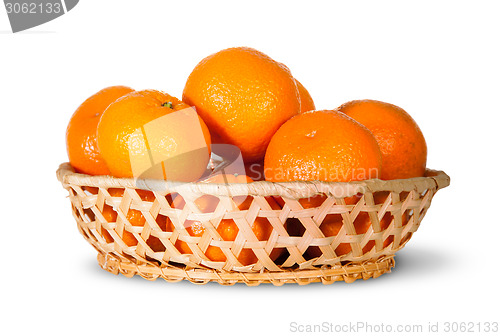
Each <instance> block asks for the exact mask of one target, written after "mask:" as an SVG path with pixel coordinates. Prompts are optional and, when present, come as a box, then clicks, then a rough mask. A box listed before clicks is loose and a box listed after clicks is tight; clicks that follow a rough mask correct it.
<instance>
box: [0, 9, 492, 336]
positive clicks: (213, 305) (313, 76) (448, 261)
mask: <svg viewBox="0 0 500 336" xmlns="http://www.w3.org/2000/svg"><path fill="white" fill-rule="evenodd" d="M499 32H500V22H499V20H498V9H497V6H495V2H494V1H474V2H473V1H470V2H462V1H439V2H437V1H418V2H417V1H414V2H409V1H404V2H403V1H349V2H348V1H264V2H261V1H252V2H236V1H214V0H211V1H200V2H194V1H175V2H174V1H123V0H121V1H97V0H93V1H90V0H86V1H80V3H79V4H78V5H77V6H76V7H75V8H74V9H73V10H72V11H70V12H69V13H68V14H66V15H64V16H63V17H60V18H58V19H56V20H54V21H52V22H49V23H47V24H44V25H42V26H39V27H35V28H33V29H31V30H28V31H26V32H22V33H17V34H12V33H11V32H10V26H9V24H8V20H7V15H6V14H5V11H4V8H3V7H0V113H1V117H2V123H1V124H2V130H1V131H0V141H1V150H2V161H1V162H2V163H1V166H0V172H1V176H2V177H3V183H2V187H1V193H0V195H1V196H0V197H1V202H0V207H1V211H0V216H1V217H0V218H1V228H2V230H1V242H2V266H1V272H2V276H1V279H2V282H3V284H2V286H1V287H0V288H1V289H0V290H1V305H2V306H3V308H4V309H2V311H3V312H2V315H1V317H0V320H1V321H2V322H1V323H0V328H1V329H10V330H11V333H12V332H13V331H15V334H29V335H38V334H47V335H59V334H63V332H65V333H66V332H70V333H72V334H73V333H76V334H91V333H95V334H103V333H108V335H111V333H113V334H116V335H125V334H135V335H139V332H140V333H141V334H143V335H146V334H148V333H150V332H154V334H155V335H170V334H172V333H173V332H183V333H185V334H192V333H193V334H194V333H197V334H200V335H211V334H216V333H219V334H235V333H238V334H243V335H246V334H262V335H270V334H276V335H286V334H292V333H291V332H290V323H292V322H297V323H300V324H318V323H322V322H329V323H334V324H344V323H350V322H351V323H356V322H358V321H361V322H368V323H372V324H381V323H384V324H385V325H387V324H391V325H394V326H396V325H398V324H407V323H408V324H422V325H423V326H424V331H425V330H426V328H427V325H428V323H429V322H432V323H435V322H439V323H440V325H439V326H440V328H444V323H445V322H453V321H456V322H492V321H497V322H500V317H499V314H498V299H499V298H500V297H499V289H498V276H499V273H500V272H499V267H498V255H499V253H498V248H499V247H498V246H499V237H500V229H499V225H498V224H499V222H500V220H499V216H500V215H499V213H498V199H499V198H498V196H497V194H496V193H497V192H498V190H499V189H500V184H499V182H498V181H499V179H498V171H499V160H498V153H499V150H498V146H499V144H500V141H499V121H500V118H499V114H500V108H499V103H498V94H499V89H500V82H499V78H500V66H499V60H500V52H499V49H498V34H499ZM232 46H251V47H254V48H257V49H259V50H261V51H263V52H265V53H267V54H268V55H270V56H271V57H273V58H274V59H276V60H278V61H281V62H283V63H285V64H287V65H288V66H289V68H290V69H291V70H292V72H293V74H294V76H295V77H296V78H298V79H299V80H300V81H301V82H302V83H303V84H304V85H305V86H306V87H307V88H308V89H309V91H310V93H311V95H312V96H313V98H314V100H315V101H316V105H317V107H318V108H335V107H337V106H338V105H340V104H342V103H344V102H346V101H348V100H351V99H363V98H372V99H378V100H384V101H388V102H391V103H394V104H396V105H399V106H401V107H403V108H404V109H406V110H407V111H408V112H409V113H410V114H411V115H412V116H413V117H414V119H415V120H416V121H417V122H418V124H419V125H420V127H421V129H422V131H423V133H424V135H425V137H426V139H427V144H428V147H429V157H428V166H429V167H431V168H434V169H440V170H444V171H445V172H447V173H448V174H449V175H450V176H451V179H452V184H451V186H450V187H449V188H447V189H444V190H442V191H440V192H438V194H437V195H436V197H435V199H434V201H433V204H432V207H431V208H430V210H429V212H428V214H427V216H426V218H425V219H424V221H423V223H422V226H421V227H420V229H419V231H418V232H417V233H416V234H415V235H414V237H413V238H412V240H411V241H410V243H409V244H408V245H407V246H406V247H405V248H404V249H403V250H402V251H400V252H399V253H398V254H397V258H396V267H395V269H394V270H393V272H392V273H391V274H388V275H384V276H382V277H380V278H378V279H374V280H373V279H372V280H368V281H362V280H358V281H356V282H355V283H353V284H345V283H335V284H333V285H330V286H324V285H321V284H313V285H308V286H303V287H299V286H295V285H286V286H283V287H273V286H271V285H261V286H259V287H246V286H244V285H241V286H240V285H236V286H233V287H223V286H220V285H218V284H209V285H205V286H196V285H193V284H190V283H188V282H183V283H177V284H169V283H166V282H165V281H162V280H157V281H156V282H148V281H146V280H143V279H142V278H139V277H136V278H132V279H128V278H125V277H123V276H114V275H112V274H110V273H107V272H105V271H103V270H101V269H100V268H99V266H98V264H97V261H96V253H95V252H94V250H93V249H92V248H91V246H90V245H88V244H87V243H86V242H85V241H84V239H83V238H82V237H81V236H80V234H79V233H78V231H77V227H76V224H75V221H74V219H73V217H72V215H71V210H70V202H69V200H68V199H67V198H66V196H67V192H66V191H65V190H64V189H63V188H62V187H61V185H60V183H59V182H58V181H57V180H56V176H55V171H56V169H57V167H58V165H59V163H61V162H64V161H66V160H67V157H66V148H65V129H66V124H67V122H68V120H69V118H70V116H71V114H72V113H73V112H74V110H75V109H76V108H77V106H78V105H79V104H80V103H81V102H82V101H83V100H84V99H86V98H87V97H88V96H90V95H91V94H93V93H94V92H96V91H98V90H100V89H101V88H104V87H106V86H109V85H118V84H120V85H128V86H132V87H133V88H136V89H146V88H153V89H159V90H163V91H166V92H168V93H170V94H172V95H175V96H178V97H180V96H181V93H182V89H183V86H184V83H185V80H186V78H187V76H188V75H189V73H190V71H191V70H192V68H193V67H194V66H195V65H196V63H197V62H198V61H200V60H201V59H202V58H203V57H205V56H207V55H209V54H211V53H213V52H216V51H218V50H220V49H223V48H226V47H232ZM492 304H493V306H491V305H492ZM490 306H491V307H490ZM11 328H13V329H11ZM12 330H13V331H12ZM442 330H443V329H441V331H442ZM474 330H477V327H476V328H475V329H474ZM2 334H6V333H4V332H2ZM295 334H297V333H295ZM358 334H361V333H358Z"/></svg>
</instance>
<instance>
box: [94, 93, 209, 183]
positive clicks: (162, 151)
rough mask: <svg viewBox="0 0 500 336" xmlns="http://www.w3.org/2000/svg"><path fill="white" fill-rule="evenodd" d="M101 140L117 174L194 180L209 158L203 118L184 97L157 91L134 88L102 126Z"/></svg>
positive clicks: (109, 112)
mask: <svg viewBox="0 0 500 336" xmlns="http://www.w3.org/2000/svg"><path fill="white" fill-rule="evenodd" d="M97 143H98V145H99V149H100V151H101V155H102V157H103V158H104V160H105V162H106V164H107V166H108V168H109V170H110V172H111V174H112V175H113V176H116V177H139V176H141V177H150V178H163V179H168V180H174V181H194V180H196V179H198V178H199V177H200V176H201V175H202V174H203V173H204V172H205V170H206V168H207V163H208V160H209V158H210V134H209V131H208V129H207V127H206V125H205V123H204V122H203V120H202V119H201V118H200V117H199V116H198V115H197V114H196V112H195V111H194V110H193V109H192V108H190V107H189V106H188V105H186V104H185V103H183V102H182V101H180V100H178V99H177V98H175V97H172V96H170V95H168V94H166V93H163V92H160V91H156V90H144V91H134V92H131V93H129V94H127V95H125V96H123V97H122V98H120V99H119V100H117V101H115V102H114V103H112V104H111V105H110V106H109V107H108V108H107V109H106V111H104V113H103V114H102V117H101V120H100V121H99V125H98V126H97Z"/></svg>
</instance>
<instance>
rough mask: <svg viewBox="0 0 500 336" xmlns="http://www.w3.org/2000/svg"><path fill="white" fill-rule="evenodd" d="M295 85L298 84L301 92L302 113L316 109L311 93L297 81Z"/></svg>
mask: <svg viewBox="0 0 500 336" xmlns="http://www.w3.org/2000/svg"><path fill="white" fill-rule="evenodd" d="M295 83H297V89H298V90H299V97H300V113H304V112H307V111H312V110H315V109H316V106H315V105H314V101H313V99H312V97H311V95H310V94H309V91H307V89H306V88H305V87H304V85H302V83H300V82H299V81H298V80H297V79H295Z"/></svg>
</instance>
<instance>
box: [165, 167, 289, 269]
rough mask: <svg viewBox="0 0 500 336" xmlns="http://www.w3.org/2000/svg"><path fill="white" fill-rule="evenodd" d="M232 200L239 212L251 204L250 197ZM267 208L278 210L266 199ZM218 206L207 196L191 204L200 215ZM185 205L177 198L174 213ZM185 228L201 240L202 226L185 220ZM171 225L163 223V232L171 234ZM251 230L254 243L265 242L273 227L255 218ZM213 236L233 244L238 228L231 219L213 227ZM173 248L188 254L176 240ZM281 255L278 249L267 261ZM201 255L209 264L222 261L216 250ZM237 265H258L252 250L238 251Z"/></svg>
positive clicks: (229, 179) (225, 179)
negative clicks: (208, 260)
mask: <svg viewBox="0 0 500 336" xmlns="http://www.w3.org/2000/svg"><path fill="white" fill-rule="evenodd" d="M204 182H206V183H249V182H253V181H252V179H251V178H249V177H248V176H245V175H238V176H237V177H236V176H234V175H216V176H214V177H212V178H210V179H208V180H205V181H204ZM233 200H234V201H235V202H236V204H237V205H238V208H239V209H240V210H248V209H249V207H250V205H251V203H252V197H247V196H236V197H233ZM267 200H268V202H269V204H270V205H271V207H272V208H273V209H279V206H278V205H277V204H276V203H275V202H274V200H273V199H272V198H268V199H267ZM218 203H219V199H218V198H217V197H215V196H211V195H203V196H201V197H200V198H198V199H197V200H196V201H195V204H196V206H197V207H198V209H199V210H200V211H201V212H202V213H210V212H213V211H215V209H216V207H217V205H218ZM185 204H186V203H185V201H184V199H183V198H182V197H181V196H177V197H176V198H175V199H174V201H173V207H174V208H178V209H183V208H184V206H185ZM184 225H185V226H186V230H187V232H188V233H189V234H190V235H191V236H194V237H201V236H202V235H203V234H204V232H205V228H204V227H203V223H202V222H201V221H198V220H186V221H185V222H184ZM173 228H174V227H173V224H172V222H170V221H169V222H168V223H167V231H172V230H173ZM251 228H252V231H253V233H254V234H255V236H256V237H257V239H259V240H267V239H269V237H270V235H271V232H272V230H273V227H272V225H271V223H269V221H268V220H267V219H266V218H264V217H257V218H256V219H255V221H254V222H253V223H252V224H251ZM217 232H218V233H219V234H220V236H221V238H222V239H223V240H226V241H234V240H235V239H236V236H237V235H238V232H239V228H238V226H237V225H236V223H235V222H234V221H233V220H232V219H222V221H221V222H220V223H219V226H218V227H217ZM175 246H176V248H177V249H178V250H179V251H180V252H181V253H192V251H191V249H190V248H189V246H188V244H187V243H185V242H183V241H181V240H178V241H177V242H176V245H175ZM282 252H283V249H281V248H278V249H274V250H273V251H272V252H271V255H270V257H271V259H272V260H275V259H276V258H278V257H279V256H280V254H281V253H282ZM205 255H206V257H207V258H208V259H210V260H212V261H226V255H225V254H224V253H223V251H222V250H221V249H220V248H219V247H216V246H209V247H208V248H207V250H206V251H205ZM238 261H239V262H240V263H241V264H242V265H251V264H254V263H256V262H257V261H258V258H257V256H256V255H255V253H254V252H253V251H252V249H242V250H241V252H240V254H239V256H238Z"/></svg>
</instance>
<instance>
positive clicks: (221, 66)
mask: <svg viewBox="0 0 500 336" xmlns="http://www.w3.org/2000/svg"><path fill="white" fill-rule="evenodd" d="M66 140H67V150H68V156H69V161H70V163H71V165H72V167H73V168H74V169H75V171H76V172H78V173H83V174H89V175H111V176H114V177H119V178H155V179H165V180H169V181H181V182H195V181H196V182H206V183H247V182H251V181H256V180H266V181H270V182H287V181H326V182H350V181H361V180H366V179H374V178H378V179H381V180H393V179H407V178H412V177H420V176H423V175H424V173H425V170H426V157H427V147H426V143H425V139H424V137H423V135H422V132H421V131H420V129H419V127H418V125H417V124H416V122H415V121H414V120H413V119H412V117H411V116H410V115H409V114H408V113H407V112H406V111H405V110H403V109H402V108H400V107H398V106H395V105H392V104H389V103H385V102H381V101H376V100H354V101H350V102H347V103H345V104H343V105H341V106H339V107H333V106H332V107H331V108H330V109H326V110H316V108H315V104H314V102H313V99H312V98H311V96H310V94H309V92H308V91H307V90H306V88H305V87H304V86H303V85H302V84H301V83H300V82H299V81H298V80H297V79H295V78H294V77H293V75H292V73H291V71H290V69H288V68H287V67H286V66H285V65H284V64H282V63H279V62H277V61H275V60H273V59H272V58H270V57H269V56H267V55H265V54H263V53H262V52H259V51H257V50H255V49H251V48H244V47H240V48H230V49H225V50H222V51H219V52H217V53H215V54H213V55H210V56H208V57H206V58H205V59H203V60H202V61H201V62H200V63H199V64H198V65H197V66H196V67H195V68H194V70H193V71H192V72H191V74H190V75H189V77H188V79H187V82H186V85H185V87H184V91H183V95H182V100H181V99H178V98H176V97H173V96H171V95H169V94H167V93H164V92H161V91H157V90H140V91H136V90H134V89H132V88H128V87H125V86H113V87H108V88H105V89H103V90H101V91H99V92H97V93H96V94H94V95H93V96H91V97H90V98H88V99H87V100H86V101H84V102H83V103H82V104H81V105H80V107H79V108H78V109H77V110H76V112H75V113H74V114H73V116H72V118H71V120H70V122H69V125H68V128H67V133H66ZM221 144H222V145H230V146H232V147H233V148H237V149H238V150H239V152H240V153H241V159H242V163H243V164H242V169H243V171H240V172H238V173H237V174H235V173H234V172H232V171H231V172H229V171H227V172H224V171H221V172H213V171H211V170H210V169H209V168H210V166H211V164H213V162H212V159H213V157H214V156H213V153H212V150H213V148H215V147H216V146H217V145H221ZM211 158H212V159H211ZM207 172H208V173H207ZM217 173H218V174H217ZM87 191H88V192H93V191H92V190H91V188H87ZM94 192H95V191H94ZM108 192H109V194H110V195H111V196H121V195H122V194H123V189H119V188H115V189H113V188H110V189H109V190H108ZM139 196H140V197H141V199H142V200H154V197H155V196H154V195H153V193H152V192H151V191H142V192H139ZM241 197H242V199H241V200H240V201H239V202H238V204H239V205H238V207H239V209H241V210H247V209H248V208H249V206H250V204H249V203H251V201H250V202H249V201H248V199H245V197H244V196H241ZM360 197H361V196H359V195H354V196H352V197H349V198H346V199H345V202H346V203H345V204H347V205H349V204H356V202H357V201H358V200H359V198H360ZM375 197H377V198H379V199H378V200H376V203H377V204H380V203H383V202H384V198H386V197H388V193H379V194H377V195H375ZM268 198H269V199H268V202H269V204H270V205H271V207H273V208H276V209H279V208H280V207H282V206H283V200H282V199H281V198H280V197H274V198H272V197H268ZM325 199H326V196H322V195H317V196H314V197H310V198H307V199H306V198H304V199H301V200H300V204H301V205H302V207H303V208H304V209H307V208H313V207H318V206H319V205H320V204H322V203H323V201H324V200H325ZM168 202H169V204H170V206H171V207H173V208H177V209H183V207H184V205H185V200H184V199H183V198H182V197H181V196H180V195H177V196H175V195H174V196H172V197H171V198H170V199H169V200H168ZM216 204H217V200H216V199H214V197H211V196H210V195H205V196H203V197H200V198H198V199H197V200H196V206H197V207H198V209H199V211H200V212H202V213H205V212H213V211H214V209H215V206H216ZM102 215H103V217H104V219H106V220H107V221H108V222H113V221H115V220H116V218H117V212H116V209H113V207H111V206H109V205H104V208H103V211H102ZM404 216H405V215H403V217H404ZM127 220H128V221H129V222H130V224H132V225H133V226H143V225H144V223H145V218H144V215H143V214H142V213H141V211H139V210H133V209H130V210H128V213H127ZM407 220H408V219H407V218H402V221H403V223H404V222H405V221H407ZM156 221H157V222H158V225H159V226H160V227H161V229H162V230H163V231H167V232H168V231H172V230H173V226H172V225H173V224H172V222H171V221H170V219H169V218H168V217H166V216H162V215H158V218H156ZM389 222H390V220H385V218H380V225H381V228H382V229H384V228H385V227H387V225H389ZM186 223H187V224H186ZM186 223H185V225H188V227H186V228H187V230H188V232H189V234H190V235H191V236H193V237H200V236H202V235H203V233H204V230H205V227H204V225H203V223H201V222H197V221H186ZM370 224H371V222H370V217H369V216H368V214H366V213H361V214H360V215H359V216H358V217H357V218H356V220H355V221H354V227H355V229H356V233H358V234H362V233H364V232H366V231H367V230H368V228H369V226H370ZM251 227H252V230H253V232H254V234H255V236H256V237H257V238H258V239H259V240H267V239H268V238H269V236H270V234H271V232H272V226H271V224H270V223H269V221H268V220H267V219H266V218H260V217H258V218H257V219H256V220H255V221H254V223H253V225H251ZM341 227H342V216H341V215H340V214H328V215H326V217H325V219H324V220H323V221H322V223H321V225H320V227H319V228H320V230H321V231H322V232H323V234H324V235H325V236H326V237H331V236H335V235H337V234H338V232H339V230H340V229H341ZM302 229H303V227H301V226H300V225H296V223H294V221H288V222H287V226H286V230H287V231H288V232H289V233H290V236H297V235H300V234H301V232H300V231H301V230H302ZM217 232H218V233H219V234H220V237H221V238H222V239H224V240H228V241H230V240H234V239H235V238H236V236H237V234H238V226H237V225H236V224H235V222H234V221H233V220H232V219H224V220H222V221H221V222H220V224H219V225H218V227H217ZM103 235H104V238H105V239H106V241H107V242H112V241H113V237H111V236H110V235H109V234H106V232H104V233H103ZM121 238H122V239H123V242H125V244H128V245H133V244H136V243H137V239H136V238H135V237H134V235H133V234H131V233H128V234H127V233H124V235H123V237H121ZM390 242H391V241H390V238H387V240H386V241H385V243H384V244H390ZM148 244H149V245H150V246H151V248H152V249H153V250H161V249H163V250H164V247H163V245H162V243H161V242H160V240H159V239H158V238H156V237H153V236H151V237H150V238H149V240H148ZM175 247H176V248H177V249H178V250H179V251H180V252H181V253H186V254H188V253H191V250H190V248H189V246H188V245H187V244H186V243H185V242H182V241H177V243H176V245H175ZM372 247H373V245H370V244H367V245H366V246H365V248H366V249H367V250H369V249H371V248H372ZM350 249H351V247H350V244H340V245H339V246H338V247H337V248H336V250H335V252H336V254H337V255H342V254H346V253H348V252H349V251H350ZM280 253H281V249H275V250H273V252H272V253H271V254H270V256H271V258H272V259H276V258H277V257H278V256H279V255H280ZM307 253H308V254H309V255H310V256H311V257H315V256H319V255H320V254H321V251H320V250H319V248H317V247H315V246H311V247H309V249H308V250H307ZM205 255H206V256H207V258H209V259H210V260H212V261H225V260H226V256H225V254H224V253H222V251H221V249H220V248H219V247H215V246H209V247H208V248H207V249H206V251H205ZM238 260H239V261H240V262H241V264H242V265H250V264H253V263H255V262H256V261H257V258H256V256H255V254H254V253H253V252H252V250H251V249H243V250H242V251H241V252H240V253H239V257H238Z"/></svg>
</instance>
